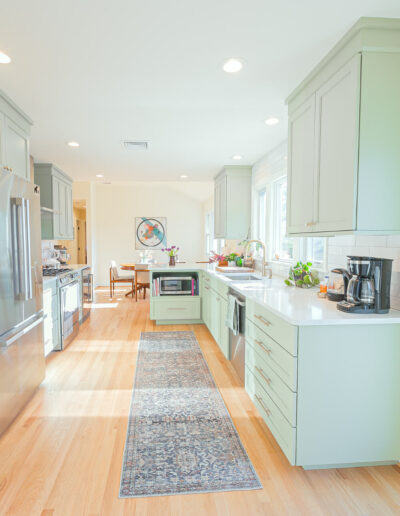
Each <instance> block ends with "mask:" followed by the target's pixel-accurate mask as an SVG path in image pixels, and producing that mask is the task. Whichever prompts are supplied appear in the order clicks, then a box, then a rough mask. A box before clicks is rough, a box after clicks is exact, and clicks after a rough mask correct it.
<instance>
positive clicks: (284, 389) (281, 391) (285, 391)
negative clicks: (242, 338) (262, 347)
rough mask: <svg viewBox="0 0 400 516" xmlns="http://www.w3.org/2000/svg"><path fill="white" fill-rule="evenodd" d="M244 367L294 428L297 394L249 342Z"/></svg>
mask: <svg viewBox="0 0 400 516" xmlns="http://www.w3.org/2000/svg"><path fill="white" fill-rule="evenodd" d="M261 353H262V352H261ZM246 367H247V368H248V369H249V370H250V372H252V373H253V374H254V376H255V377H256V378H257V380H258V381H259V382H260V384H261V385H262V387H263V388H264V390H265V391H266V392H267V394H268V395H269V396H270V397H271V398H272V399H273V401H274V402H275V403H276V405H277V406H278V408H279V409H280V411H281V412H282V414H283V415H284V416H285V417H286V419H287V420H288V422H289V423H290V424H291V425H292V426H296V416H297V414H296V406H297V394H296V393H295V392H293V391H292V390H291V389H289V387H288V386H287V385H286V384H285V382H284V381H283V380H282V379H281V378H280V377H279V376H278V375H277V374H276V373H275V372H274V371H273V369H271V367H270V366H269V365H268V362H267V360H265V359H264V358H263V357H262V356H261V355H260V352H259V351H258V350H256V349H254V348H253V346H252V345H251V344H250V342H246Z"/></svg>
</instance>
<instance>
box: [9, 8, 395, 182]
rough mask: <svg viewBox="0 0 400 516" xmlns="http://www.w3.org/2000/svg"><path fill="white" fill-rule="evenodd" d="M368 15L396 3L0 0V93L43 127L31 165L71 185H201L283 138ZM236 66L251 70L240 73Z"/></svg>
mask: <svg viewBox="0 0 400 516" xmlns="http://www.w3.org/2000/svg"><path fill="white" fill-rule="evenodd" d="M360 16H388V17H400V2H399V0H335V1H331V2H327V1H321V0H303V1H298V0H280V1H276V0H274V1H272V0H247V1H246V2H243V1H242V0H240V1H239V0H200V1H196V2H194V1H192V0H146V1H143V0H142V1H140V2H139V1H137V0H69V1H61V0H37V1H32V0H1V2H0V50H2V51H3V52H6V53H7V54H8V55H9V56H10V57H11V58H12V63H11V64H10V65H0V88H1V89H3V90H4V91H5V92H6V93H7V94H8V95H9V96H10V97H11V98H12V99H13V100H14V101H15V102H16V103H17V104H18V105H19V106H20V107H21V108H22V109H23V110H24V111H26V113H27V114H28V115H29V116H30V117H31V118H33V120H34V122H35V125H34V127H33V130H32V140H31V153H32V154H33V156H34V157H35V159H37V160H39V161H48V162H54V163H56V164H57V165H58V166H60V167H61V168H62V169H63V170H65V172H66V173H68V174H70V175H71V176H72V177H74V178H75V179H79V180H95V177H94V176H95V174H97V173H103V174H104V175H105V179H107V180H111V181H130V180H145V181H146V180H164V181H165V180H177V179H179V176H180V175H181V174H187V175H188V176H189V178H188V179H187V181H189V180H194V181H199V180H200V181H203V180H208V179H211V178H212V177H213V176H214V175H215V174H216V173H217V172H218V171H219V169H220V168H221V167H222V166H223V165H226V164H231V163H238V162H234V161H233V160H232V159H231V156H233V155H234V154H241V155H243V158H244V159H243V161H242V162H240V164H252V163H254V162H255V161H256V160H257V159H259V158H260V157H261V156H262V155H263V154H265V153H266V152H267V151H268V150H270V149H271V148H273V147H274V146H275V145H277V144H278V143H279V142H281V141H282V140H283V139H284V138H285V136H286V130H287V125H286V123H285V121H284V120H285V118H286V108H285V106H284V99H285V97H286V96H287V95H288V94H289V93H290V91H291V90H292V89H294V87H295V86H296V85H297V84H298V83H299V82H300V81H301V80H302V79H303V78H304V76H305V75H306V74H307V73H308V72H309V71H310V70H311V69H312V68H313V66H314V65H315V64H317V63H318V61H319V60H320V59H321V58H322V57H323V56H324V54H325V53H326V52H327V51H328V50H329V49H330V48H331V47H332V46H333V45H334V44H335V43H336V42H337V40H338V39H339V38H340V37H341V36H342V35H343V34H344V33H345V32H346V31H347V30H348V29H349V28H350V27H351V26H352V25H353V23H355V22H356V20H357V19H358V18H359V17H360ZM232 56H233V57H242V58H244V59H245V61H246V66H245V67H244V69H243V70H242V72H240V73H238V74H232V75H231V74H226V73H224V72H223V71H222V70H221V63H222V62H223V61H224V59H225V58H228V57H232ZM272 115H274V116H278V117H280V118H281V119H282V120H283V122H282V123H281V124H279V125H278V126H274V127H268V126H266V125H265V124H264V119H265V118H267V117H268V116H272ZM123 139H145V140H149V141H150V147H149V150H148V151H131V152H127V151H126V150H124V149H123V148H122V146H121V141H122V140H123ZM69 140H76V141H78V142H80V144H81V146H80V148H79V149H71V148H69V147H67V146H66V145H65V143H66V142H67V141H69Z"/></svg>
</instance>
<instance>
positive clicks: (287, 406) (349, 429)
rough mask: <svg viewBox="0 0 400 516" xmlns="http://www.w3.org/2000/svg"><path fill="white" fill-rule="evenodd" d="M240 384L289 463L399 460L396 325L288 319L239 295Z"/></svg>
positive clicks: (399, 337)
mask: <svg viewBox="0 0 400 516" xmlns="http://www.w3.org/2000/svg"><path fill="white" fill-rule="evenodd" d="M246 307H247V310H246V374H245V387H246V390H247V392H248V394H249V396H250V397H251V399H252V400H253V401H254V404H255V405H256V407H257V409H258V410H259V413H260V415H261V417H262V418H263V419H264V421H265V423H266V425H267V426H268V428H269V429H270V431H271V433H272V434H273V436H274V437H275V439H276V441H277V442H278V444H279V445H280V447H281V448H282V450H283V452H284V453H285V455H286V457H287V458H288V460H289V462H290V463H291V464H292V465H296V466H302V467H303V468H305V469H320V468H331V467H349V466H365V465H378V464H395V463H397V462H398V460H399V459H400V399H399V396H398V395H397V394H398V393H399V392H400V376H399V374H398V372H399V368H398V364H399V363H400V346H399V342H400V324H398V323H390V324H368V318H366V319H365V323H359V324H345V323H344V324H333V325H332V324H330V325H324V324H315V325H308V326H307V325H304V326H302V325H299V326H295V325H292V324H290V323H289V322H288V321H286V320H284V319H282V318H280V317H279V315H277V314H276V312H275V313H272V311H271V310H269V309H267V308H266V307H265V306H263V305H262V304H259V303H256V302H254V301H252V300H249V299H247V301H246Z"/></svg>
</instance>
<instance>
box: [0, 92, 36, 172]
mask: <svg viewBox="0 0 400 516" xmlns="http://www.w3.org/2000/svg"><path fill="white" fill-rule="evenodd" d="M31 126H32V120H31V119H30V118H29V117H28V116H27V115H26V114H25V113H24V112H23V111H21V109H20V108H19V107H18V106H17V105H16V104H15V103H14V102H13V101H12V100H11V99H10V98H9V97H7V95H5V93H3V92H2V91H0V168H1V169H3V170H5V171H8V172H13V173H14V174H16V175H18V176H20V177H22V178H23V179H26V180H28V181H30V179H31V178H30V175H31V174H30V161H29V139H30V132H31Z"/></svg>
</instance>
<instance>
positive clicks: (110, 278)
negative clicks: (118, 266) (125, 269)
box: [110, 269, 112, 297]
mask: <svg viewBox="0 0 400 516" xmlns="http://www.w3.org/2000/svg"><path fill="white" fill-rule="evenodd" d="M110 297H112V276H111V269H110Z"/></svg>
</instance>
